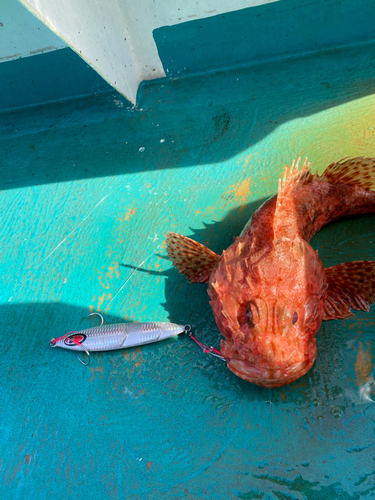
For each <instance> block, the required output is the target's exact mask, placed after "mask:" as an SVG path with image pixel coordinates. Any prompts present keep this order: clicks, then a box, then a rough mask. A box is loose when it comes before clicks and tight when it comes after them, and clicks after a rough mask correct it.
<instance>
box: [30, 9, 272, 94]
mask: <svg viewBox="0 0 375 500" xmlns="http://www.w3.org/2000/svg"><path fill="white" fill-rule="evenodd" d="M20 1H21V2H22V3H23V4H24V5H25V6H26V7H27V8H28V9H29V10H30V11H31V12H32V13H33V14H34V15H35V16H37V17H38V18H39V19H40V20H41V21H43V23H45V24H46V25H47V26H48V27H49V28H50V29H51V30H52V31H54V32H55V33H56V34H57V35H59V36H60V37H61V38H62V39H63V40H65V41H66V42H67V43H68V44H69V45H70V47H71V48H72V49H73V50H75V52H77V54H79V55H80V56H81V57H82V58H83V59H85V61H87V62H88V63H89V64H90V66H92V67H93V68H94V69H95V70H96V71H97V72H98V73H99V74H100V75H101V76H102V77H103V78H105V80H107V82H108V83H110V84H111V85H112V86H113V87H115V88H116V89H117V90H118V91H119V92H120V93H121V94H123V95H124V96H125V97H126V98H127V99H128V100H129V101H131V102H132V103H134V104H135V102H136V96H137V90H138V86H139V84H140V82H141V81H142V80H152V79H154V78H162V77H164V76H166V75H165V72H164V69H163V66H162V63H161V61H160V58H159V54H158V51H157V47H156V45H155V41H154V38H153V34H152V32H153V30H154V29H156V28H160V27H161V26H170V25H174V24H179V23H183V22H186V21H192V20H197V19H201V18H205V17H211V16H216V15H218V14H222V13H224V12H230V11H235V10H240V9H244V8H247V7H255V6H257V5H262V4H266V3H271V2H274V1H278V0H231V2H228V1H227V0H203V1H196V0H97V1H92V0H64V1H61V0H20Z"/></svg>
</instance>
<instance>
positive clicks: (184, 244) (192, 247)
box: [166, 233, 220, 283]
mask: <svg viewBox="0 0 375 500" xmlns="http://www.w3.org/2000/svg"><path fill="white" fill-rule="evenodd" d="M166 243H167V253H168V256H169V258H170V259H171V261H172V263H173V265H174V266H175V267H176V268H177V269H178V270H179V271H180V273H181V274H184V275H185V276H186V277H187V279H188V280H189V281H190V282H191V283H207V282H208V280H209V279H210V275H211V273H212V271H213V269H214V267H215V266H216V263H217V262H218V260H219V259H220V256H219V255H218V254H216V253H215V252H213V251H212V250H210V249H209V248H207V247H205V246H204V245H201V244H200V243H197V242H196V241H194V240H192V239H190V238H187V237H186V236H181V235H180V234H177V233H168V234H166Z"/></svg>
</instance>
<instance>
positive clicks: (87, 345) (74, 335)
mask: <svg viewBox="0 0 375 500" xmlns="http://www.w3.org/2000/svg"><path fill="white" fill-rule="evenodd" d="M93 315H98V316H100V318H101V324H100V326H95V327H93V328H87V329H85V330H79V331H74V332H69V333H67V334H66V335H63V336H62V337H59V338H56V339H52V340H51V341H50V346H51V347H61V348H62V349H70V350H72V351H84V352H85V353H86V354H87V356H88V360H87V362H85V361H83V360H82V359H80V358H78V359H79V361H80V362H81V363H82V364H83V365H88V364H89V363H90V352H91V351H113V350H115V349H126V348H128V347H135V346H139V345H144V344H151V343H152V342H159V341H160V340H165V339H168V338H170V337H173V336H174V335H178V334H180V333H188V332H190V330H191V327H190V325H185V326H183V325H176V324H175V323H163V322H152V323H118V324H114V325H104V324H103V323H104V320H103V317H102V315H101V314H99V313H92V314H90V315H89V316H93Z"/></svg>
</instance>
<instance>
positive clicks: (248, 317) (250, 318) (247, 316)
mask: <svg viewBox="0 0 375 500" xmlns="http://www.w3.org/2000/svg"><path fill="white" fill-rule="evenodd" d="M252 306H253V307H255V308H256V310H257V306H256V305H255V304H254V302H249V303H248V304H247V306H246V311H245V319H246V321H247V323H248V325H249V326H250V327H251V328H253V327H254V326H255V323H254V315H253V311H252Z"/></svg>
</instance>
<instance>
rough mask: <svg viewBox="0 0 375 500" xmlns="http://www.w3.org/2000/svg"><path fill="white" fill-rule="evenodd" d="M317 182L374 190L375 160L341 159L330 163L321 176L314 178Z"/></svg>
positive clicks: (361, 157) (361, 158)
mask: <svg viewBox="0 0 375 500" xmlns="http://www.w3.org/2000/svg"><path fill="white" fill-rule="evenodd" d="M314 178H316V179H317V180H318V181H327V182H336V183H339V184H347V185H349V186H358V187H361V188H363V189H371V190H375V158H365V157H364V156H358V157H357V158H343V159H342V160H340V161H338V162H336V163H331V164H330V165H328V167H327V168H326V169H325V171H324V172H323V173H322V175H321V176H319V177H318V176H314Z"/></svg>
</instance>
